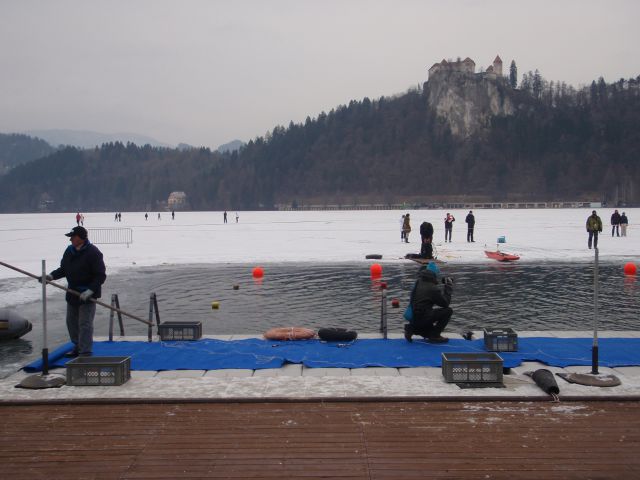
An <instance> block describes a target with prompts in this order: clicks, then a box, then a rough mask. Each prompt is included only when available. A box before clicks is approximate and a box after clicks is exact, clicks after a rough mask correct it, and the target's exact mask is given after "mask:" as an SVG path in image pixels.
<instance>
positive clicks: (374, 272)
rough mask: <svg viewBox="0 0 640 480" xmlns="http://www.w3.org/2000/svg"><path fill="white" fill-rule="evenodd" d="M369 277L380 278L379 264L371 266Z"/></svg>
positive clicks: (380, 269) (380, 267)
mask: <svg viewBox="0 0 640 480" xmlns="http://www.w3.org/2000/svg"><path fill="white" fill-rule="evenodd" d="M371 276H372V277H374V278H377V277H380V276H382V266H381V265H380V264H379V263H374V264H373V265H371Z"/></svg>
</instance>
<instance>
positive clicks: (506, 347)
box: [483, 328, 518, 352]
mask: <svg viewBox="0 0 640 480" xmlns="http://www.w3.org/2000/svg"><path fill="white" fill-rule="evenodd" d="M483 331H484V348H485V349H487V350H488V351H489V352H517V351H518V334H517V333H516V332H514V331H513V329H512V328H483Z"/></svg>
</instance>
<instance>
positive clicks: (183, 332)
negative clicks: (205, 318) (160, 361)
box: [158, 321, 202, 341]
mask: <svg viewBox="0 0 640 480" xmlns="http://www.w3.org/2000/svg"><path fill="white" fill-rule="evenodd" d="M158 335H160V340H162V341H165V340H198V339H199V338H202V322H195V321H175V322H162V323H161V324H160V326H159V327H158Z"/></svg>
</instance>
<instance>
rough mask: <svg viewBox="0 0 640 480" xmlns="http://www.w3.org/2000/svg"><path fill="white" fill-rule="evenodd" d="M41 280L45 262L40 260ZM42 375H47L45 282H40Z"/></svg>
mask: <svg viewBox="0 0 640 480" xmlns="http://www.w3.org/2000/svg"><path fill="white" fill-rule="evenodd" d="M42 278H43V279H44V278H47V265H46V261H45V260H42ZM42 332H43V333H42V375H49V348H47V282H42Z"/></svg>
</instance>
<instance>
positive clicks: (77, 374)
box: [66, 357, 131, 387]
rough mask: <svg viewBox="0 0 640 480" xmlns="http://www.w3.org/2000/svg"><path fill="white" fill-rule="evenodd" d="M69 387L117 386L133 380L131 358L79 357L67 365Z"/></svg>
mask: <svg viewBox="0 0 640 480" xmlns="http://www.w3.org/2000/svg"><path fill="white" fill-rule="evenodd" d="M66 367H67V385H72V386H74V387H80V386H105V385H109V386H117V385H122V384H123V383H125V382H126V381H128V380H129V379H130V378H131V357H77V358H74V359H73V360H70V361H68V362H67V364H66Z"/></svg>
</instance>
